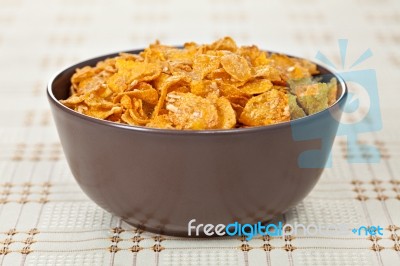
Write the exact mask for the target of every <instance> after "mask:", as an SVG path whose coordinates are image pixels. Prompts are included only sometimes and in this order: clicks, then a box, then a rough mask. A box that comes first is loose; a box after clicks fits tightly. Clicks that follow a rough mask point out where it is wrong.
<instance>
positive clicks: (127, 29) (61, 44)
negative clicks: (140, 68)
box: [0, 0, 400, 127]
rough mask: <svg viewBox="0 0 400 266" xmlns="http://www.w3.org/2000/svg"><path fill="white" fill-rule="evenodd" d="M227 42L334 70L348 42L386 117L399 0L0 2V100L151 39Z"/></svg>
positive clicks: (397, 64)
mask: <svg viewBox="0 0 400 266" xmlns="http://www.w3.org/2000/svg"><path fill="white" fill-rule="evenodd" d="M226 35H229V36H232V37H233V38H234V39H235V40H236V41H237V42H238V44H240V45H245V44H246V45H248V44H256V45H258V46H259V47H261V48H264V49H267V50H273V51H280V52H286V53H289V54H293V55H298V56H302V57H306V58H308V59H313V60H315V55H316V53H317V52H318V51H320V52H321V53H323V54H324V55H326V57H328V58H329V59H330V60H331V61H332V62H333V63H335V64H337V66H338V70H339V71H340V70H342V69H341V68H342V67H341V64H340V54H339V49H338V45H337V40H338V39H348V41H349V46H348V51H347V57H346V62H345V68H346V67H348V66H349V65H350V64H351V63H353V62H354V61H355V60H356V59H357V58H358V57H359V56H360V55H361V54H362V53H363V52H364V51H365V50H366V49H368V48H370V49H371V51H372V52H373V55H374V56H373V57H372V58H370V59H368V60H367V61H366V62H364V63H363V64H360V65H359V66H358V68H359V69H360V68H362V69H367V68H373V69H376V71H377V74H378V82H379V84H378V85H379V90H380V94H381V101H382V103H383V105H384V107H385V108H384V109H383V111H384V112H385V114H386V115H389V116H390V115H391V114H392V113H394V111H395V110H394V108H395V107H396V106H397V99H396V97H393V94H397V93H398V92H397V89H396V90H394V89H395V86H394V84H398V82H399V81H400V80H399V75H397V73H398V71H399V69H400V49H399V47H400V2H399V1H398V0H352V1H348V0H337V1H318V0H270V1H265V0H247V1H246V0H202V1H184V0H146V1H144V0H116V1H107V0H86V1H80V0H37V1H29V0H0V70H1V71H0V81H1V84H2V88H1V91H2V92H3V93H5V92H7V93H8V92H12V94H13V95H19V96H20V97H24V98H25V97H27V96H29V97H32V98H30V99H36V100H39V99H43V98H44V97H43V96H44V88H45V86H46V82H47V80H48V79H49V78H50V77H51V75H53V74H54V73H55V72H56V71H57V70H60V69H61V68H62V67H63V66H66V65H68V64H72V63H75V62H77V61H80V60H83V59H87V58H90V57H93V56H97V55H101V54H104V53H109V52H113V51H120V50H130V49H136V48H142V47H145V46H147V45H148V44H149V43H151V42H154V41H155V40H156V39H158V40H160V41H161V42H163V43H166V44H170V45H180V44H183V43H184V42H187V41H195V42H199V43H202V42H211V41H213V40H215V39H217V38H220V37H222V36H226ZM356 69H357V68H356ZM384 77H387V78H384ZM36 97H37V98H36ZM8 100H10V99H8ZM10 103H11V101H10ZM41 103H42V101H41ZM11 104H15V101H13V103H11ZM42 104H43V107H44V108H47V106H46V104H45V103H42ZM0 108H1V107H0ZM387 126H388V127H390V125H389V123H387Z"/></svg>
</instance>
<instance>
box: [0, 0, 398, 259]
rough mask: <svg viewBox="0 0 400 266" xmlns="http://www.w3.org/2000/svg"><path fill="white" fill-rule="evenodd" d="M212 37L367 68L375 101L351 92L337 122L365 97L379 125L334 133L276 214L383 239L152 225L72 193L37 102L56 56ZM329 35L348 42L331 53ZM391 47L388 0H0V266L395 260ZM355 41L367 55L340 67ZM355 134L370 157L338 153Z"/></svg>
mask: <svg viewBox="0 0 400 266" xmlns="http://www.w3.org/2000/svg"><path fill="white" fill-rule="evenodd" d="M225 35H230V36H232V37H234V38H235V39H236V40H237V42H238V43H239V44H241V45H244V44H257V45H258V46H260V47H262V48H264V49H269V50H276V51H281V52H286V53H290V54H294V55H299V56H302V57H306V58H309V59H313V60H315V56H316V54H317V53H318V52H319V53H320V54H323V55H325V56H326V57H327V58H329V59H330V61H331V62H332V63H333V64H334V65H335V67H336V68H337V71H339V72H342V73H347V72H350V71H360V72H359V73H374V74H376V80H377V87H378V91H379V101H377V98H376V96H374V97H370V98H368V95H367V97H366V98H365V97H364V98H362V97H361V96H360V97H359V98H358V99H359V101H358V102H359V103H360V104H359V106H358V109H357V110H356V111H354V112H353V113H350V114H347V115H346V116H345V117H344V120H343V121H344V122H346V123H349V122H352V121H353V122H354V121H355V120H357V119H361V118H362V117H363V116H364V115H365V113H366V111H368V110H369V109H368V106H369V105H368V101H369V102H370V103H371V106H372V104H375V105H376V104H378V103H379V104H380V113H375V115H374V117H373V119H375V120H373V121H372V122H371V123H370V126H373V125H376V124H377V123H378V122H379V121H382V122H383V127H382V129H377V130H375V129H371V130H369V132H364V133H358V134H353V135H354V136H355V139H354V140H356V141H354V142H353V143H352V145H347V140H348V138H347V137H346V136H341V137H338V138H337V139H336V142H335V144H334V148H333V152H332V158H333V165H332V167H331V168H327V169H325V171H324V173H323V176H322V178H321V180H320V181H319V183H318V184H317V186H316V187H315V189H314V190H313V191H312V192H311V193H310V195H309V196H308V197H307V198H306V199H304V201H303V202H301V203H300V204H299V205H298V206H296V207H294V208H293V209H291V210H290V211H288V212H287V213H286V214H284V215H282V217H278V218H277V220H283V221H286V222H287V223H292V224H293V223H295V222H297V223H303V224H329V223H331V224H332V223H336V224H339V223H343V224H348V225H354V226H361V225H366V226H370V225H380V226H382V227H383V228H384V234H383V236H380V237H371V236H370V237H365V236H357V235H354V234H351V233H350V234H347V235H344V236H323V235H316V236H300V235H299V236H293V237H288V238H286V239H282V238H279V237H270V238H268V237H264V238H263V237H257V238H255V239H252V240H250V241H246V240H245V239H242V238H239V237H231V238H217V239H202V240H199V239H186V238H174V237H169V236H159V235H154V234H151V233H148V232H142V231H138V230H136V229H135V228H132V227H129V226H128V225H126V224H125V223H124V222H123V221H121V220H120V219H119V218H118V217H114V216H113V215H111V214H110V213H108V212H106V211H104V210H102V209H101V208H99V207H98V206H96V204H94V203H93V202H92V201H90V200H89V199H88V198H87V197H86V196H85V195H84V194H83V192H82V191H81V190H80V188H79V187H78V185H77V184H76V182H75V181H74V179H73V176H72V175H71V173H70V171H69V168H68V165H67V164H66V160H65V158H64V156H63V152H62V147H61V146H60V143H59V139H58V136H57V133H56V130H55V127H54V124H53V121H52V117H51V114H50V112H49V105H48V103H47V99H46V96H45V88H46V82H47V81H48V80H49V78H50V77H51V76H52V75H53V74H54V73H55V72H56V71H58V70H60V69H61V68H62V67H63V66H65V65H68V64H71V63H74V62H77V61H80V60H83V59H86V58H90V57H93V56H97V55H101V54H104V53H109V52H110V51H119V50H128V49H134V48H140V47H143V46H146V45H147V44H148V43H150V42H153V41H154V40H155V39H159V40H161V41H162V42H164V43H167V44H182V43H183V42H186V41H188V40H193V41H196V42H199V43H202V42H211V41H213V40H215V39H217V38H219V37H222V36H225ZM339 39H347V40H348V46H347V50H346V51H347V53H346V56H345V57H344V59H345V60H342V63H343V64H342V63H341V59H342V57H341V56H340V51H339V46H338V40H339ZM399 48H400V1H398V0H382V1H381V0H364V1H363V0H353V1H348V0H338V1H317V0H282V1H278V0H275V1H264V0H255V1H245V0H203V1H183V0H147V1H139V0H130V1H106V0H86V1H78V0H40V1H28V0H0V70H1V71H0V82H1V89H0V91H1V96H0V100H1V104H0V114H1V115H0V264H1V265H42V266H44V265H341V266H344V265H352V266H356V265H360V266H361V265H362V266H365V265H400V240H399V236H400V230H399V226H400V176H399V175H400V164H399V162H400V161H399V157H400V153H399V148H400V142H399V139H398V130H399V124H398V115H399V104H398V102H399V100H400V99H399V98H397V97H398V96H399V91H398V90H399V88H398V85H396V84H398V83H400V75H399V74H400V73H399V71H400V49H399ZM368 49H370V51H371V52H372V56H371V57H369V58H368V59H367V60H365V61H363V62H361V63H359V64H355V66H352V65H353V63H354V62H356V61H357V58H359V56H360V55H362V54H363V53H364V52H365V51H366V50H368ZM342 51H344V50H343V49H342ZM367 54H368V52H367ZM343 61H344V62H343ZM350 68H351V69H350ZM367 69H370V70H371V71H373V72H363V71H366V70H367ZM372 78H374V76H373V75H372ZM350 87H351V88H352V87H353V91H354V92H355V93H356V92H357V86H356V85H355V84H352V85H351V86H350ZM361 91H362V90H361ZM368 99H369V100H368ZM355 103H357V100H355ZM353 133H354V132H353ZM353 135H352V136H353ZM365 144H368V145H372V146H374V147H376V148H377V149H378V150H379V152H380V160H379V162H376V163H374V162H371V161H369V162H366V163H365V162H364V163H351V162H350V161H349V158H354V156H357V154H359V153H360V152H361V153H363V149H362V147H363V146H362V145H365ZM346 147H349V148H348V149H347V148H346ZM144 208H145V206H144Z"/></svg>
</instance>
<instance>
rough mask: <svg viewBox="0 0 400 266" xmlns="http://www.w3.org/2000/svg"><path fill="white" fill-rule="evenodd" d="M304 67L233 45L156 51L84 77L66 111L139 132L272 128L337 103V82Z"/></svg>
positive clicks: (114, 61)
mask: <svg viewBox="0 0 400 266" xmlns="http://www.w3.org/2000/svg"><path fill="white" fill-rule="evenodd" d="M316 74H318V70H317V66H316V65H315V64H314V63H312V62H309V61H307V60H304V59H298V58H292V57H289V56H286V55H283V54H269V53H268V52H265V51H262V50H260V49H259V48H258V47H257V46H254V45H253V46H242V47H238V46H237V45H236V43H235V41H234V40H233V39H232V38H230V37H225V38H222V39H220V40H217V41H216V42H214V43H212V44H209V45H199V44H196V43H186V44H185V45H184V47H183V48H175V47H170V46H166V45H162V44H160V43H159V42H156V43H154V44H151V45H150V46H149V47H148V48H146V49H145V50H144V51H143V52H141V53H140V54H129V53H121V54H120V55H119V56H117V57H115V58H109V59H106V60H104V61H101V62H99V63H97V65H96V66H94V67H89V66H86V67H83V68H81V69H77V70H76V72H75V74H74V75H73V76H72V78H71V95H70V97H69V98H68V99H66V100H61V103H62V104H64V105H65V106H67V107H69V108H71V109H73V110H75V111H77V112H79V113H82V114H85V115H89V116H92V117H95V118H98V119H104V120H109V121H113V122H119V123H125V124H129V125H134V126H146V127H152V128H163V129H177V130H180V129H181V130H186V129H188V130H189V129H191V130H205V129H230V128H240V127H251V126H265V125H271V124H276V123H281V122H287V121H290V120H291V119H298V118H301V117H304V116H306V115H310V114H313V113H316V112H319V111H321V110H323V109H326V108H327V107H329V106H330V105H332V104H333V103H334V102H335V101H336V97H337V96H336V95H337V81H336V79H334V78H332V79H331V80H330V81H329V82H328V83H324V82H320V81H319V80H317V79H316V78H314V75H316Z"/></svg>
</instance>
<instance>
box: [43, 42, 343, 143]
mask: <svg viewBox="0 0 400 266" xmlns="http://www.w3.org/2000/svg"><path fill="white" fill-rule="evenodd" d="M174 47H177V48H181V46H174ZM143 50H144V49H134V50H127V51H119V52H114V53H109V54H104V55H100V56H95V57H91V58H88V59H85V60H82V61H80V62H78V63H75V64H72V65H68V66H67V67H63V68H62V69H61V70H59V71H57V72H56V73H55V74H53V76H52V77H51V78H50V80H49V82H48V83H47V88H46V91H47V97H48V99H49V101H50V103H52V104H54V105H55V106H56V107H57V108H58V109H60V110H61V111H63V112H66V113H68V114H70V115H73V116H75V117H77V118H79V119H82V120H85V121H87V122H91V123H95V124H99V125H103V126H108V127H114V128H117V129H122V130H129V131H137V132H143V133H152V134H163V135H190V136H193V135H225V134H244V133H255V132H260V131H265V130H275V129H279V128H282V127H288V126H289V127H290V126H292V125H296V124H298V123H305V122H307V121H310V120H314V119H318V118H319V117H321V116H324V115H325V114H326V113H327V112H331V110H333V109H335V108H340V107H339V105H340V104H341V103H342V102H343V101H345V99H346V96H347V94H348V88H347V85H346V83H345V81H344V79H343V78H342V77H341V76H340V75H339V74H338V73H337V72H335V71H334V70H333V69H332V68H331V67H329V66H325V65H321V64H318V63H315V62H314V61H312V60H308V59H306V60H308V61H310V62H312V63H314V64H316V65H317V67H318V68H322V69H324V70H326V71H327V72H328V73H327V74H331V75H332V76H334V77H335V78H336V79H337V80H338V83H339V84H340V87H341V94H340V95H339V97H338V98H337V99H336V101H335V102H334V103H333V104H332V105H330V106H329V107H328V108H326V109H324V110H321V111H319V112H317V113H314V114H311V115H307V116H305V117H302V118H297V119H294V120H290V121H287V122H280V123H277V124H272V125H266V126H254V127H247V128H231V129H206V130H176V129H161V128H150V127H145V126H134V125H128V124H123V123H118V122H112V121H107V120H102V119H98V118H94V117H91V116H88V115H85V114H81V113H78V112H77V111H75V110H72V109H70V108H68V107H67V106H65V105H63V104H62V103H61V102H60V101H59V100H58V99H57V98H56V97H55V96H54V93H53V84H54V81H55V80H56V79H57V78H58V77H60V76H61V75H63V74H64V73H65V72H66V71H68V70H71V69H72V68H73V69H77V68H79V67H82V66H83V65H85V63H86V65H91V64H89V62H90V61H92V63H93V62H96V63H97V62H99V61H101V60H104V59H106V58H111V57H115V56H118V55H119V54H120V53H130V54H138V53H140V52H141V51H143ZM264 51H266V52H268V53H276V54H284V55H287V56H289V57H294V58H299V59H304V58H302V57H299V56H293V55H290V54H286V53H280V52H275V51H269V50H264ZM330 115H331V114H330ZM338 122H339V121H338Z"/></svg>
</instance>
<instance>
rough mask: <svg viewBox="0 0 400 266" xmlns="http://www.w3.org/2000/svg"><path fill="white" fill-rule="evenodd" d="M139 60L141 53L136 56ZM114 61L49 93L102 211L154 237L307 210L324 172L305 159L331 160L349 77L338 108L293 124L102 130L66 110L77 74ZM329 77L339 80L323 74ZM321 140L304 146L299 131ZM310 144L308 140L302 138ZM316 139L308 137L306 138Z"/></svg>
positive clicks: (73, 163) (68, 149)
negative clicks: (302, 162)
mask: <svg viewBox="0 0 400 266" xmlns="http://www.w3.org/2000/svg"><path fill="white" fill-rule="evenodd" d="M129 52H130V53H138V52H140V51H139V50H136V51H129ZM116 55H117V54H109V55H106V56H101V57H98V58H94V59H90V60H87V61H84V62H81V63H79V64H76V65H73V66H71V67H69V68H67V69H65V70H63V71H61V72H60V73H58V74H57V75H56V76H55V77H54V78H53V79H52V80H51V81H50V83H49V85H48V88H47V95H48V99H49V101H50V106H51V110H52V113H53V116H54V120H55V123H56V126H57V130H58V133H59V136H60V140H61V144H62V147H63V149H64V152H65V156H66V159H67V161H68V164H69V166H70V168H71V171H72V174H73V175H74V176H75V178H76V181H77V182H78V184H79V185H80V186H81V188H82V189H83V191H84V192H85V193H86V194H87V195H88V196H89V197H90V198H91V199H92V200H93V201H94V202H96V203H97V204H98V205H99V206H101V207H102V208H104V209H105V210H107V211H109V212H111V213H113V214H114V215H117V216H120V217H122V218H123V219H124V220H125V221H126V222H128V223H130V224H132V225H134V226H137V227H141V228H143V229H145V230H148V231H152V232H157V233H163V234H170V235H180V236H187V235H188V222H189V221H190V220H192V219H196V223H195V224H199V223H203V224H206V223H211V224H214V225H216V224H220V223H222V224H229V223H232V222H235V221H238V222H241V223H256V222H258V221H267V220H270V219H271V218H273V217H274V216H276V215H279V214H281V213H283V212H285V211H286V210H288V209H289V208H290V207H293V206H295V205H296V204H297V203H299V202H300V201H301V200H302V199H303V198H304V197H305V196H306V195H307V194H308V193H309V192H310V191H311V189H312V188H313V187H314V185H315V184H316V182H317V180H318V179H319V177H320V175H321V173H322V170H323V166H322V165H321V166H319V167H317V168H309V167H304V166H299V155H300V154H301V153H302V152H304V151H308V150H318V149H321V145H322V142H321V139H323V140H324V144H323V145H324V147H325V148H324V149H322V150H321V151H319V155H318V158H319V160H320V161H321V162H322V163H324V162H325V161H326V160H327V158H328V155H329V152H330V150H331V147H332V142H333V139H334V137H335V134H336V131H337V127H338V121H337V120H335V119H332V116H335V117H340V115H341V113H342V110H341V108H340V105H341V104H343V103H344V102H345V99H346V97H347V89H346V85H345V83H344V82H343V80H342V79H341V78H340V77H337V76H336V78H337V79H338V81H339V91H338V100H337V102H336V103H335V104H334V105H333V106H331V107H329V108H328V109H326V110H324V111H321V112H319V113H316V114H313V115H311V116H308V117H305V118H301V119H298V120H294V121H291V122H286V123H281V124H276V125H271V126H265V127H254V128H243V129H230V130H204V131H178V130H176V131H175V130H163V129H154V128H145V127H135V126H128V125H124V124H119V123H114V122H109V121H103V120H98V119H95V118H92V117H89V116H85V115H82V114H79V113H77V112H75V111H73V110H71V109H69V108H67V107H66V106H64V105H62V104H61V103H60V102H59V100H61V99H66V98H67V97H68V96H69V88H70V85H71V83H70V78H71V76H72V74H73V73H74V71H75V69H76V68H81V67H83V66H86V65H91V66H94V65H95V64H96V63H97V62H98V61H100V60H104V59H105V58H108V57H114V56H116ZM319 70H320V72H321V73H322V74H327V75H331V76H332V75H333V73H331V72H330V71H328V70H327V69H325V68H323V67H321V66H319ZM294 127H295V128H296V129H300V131H301V130H302V128H304V129H306V130H308V129H310V134H311V131H313V132H314V133H315V132H319V133H318V134H320V137H321V138H316V139H311V140H307V141H298V140H295V139H294V137H293V136H294V135H293V128H294ZM300 138H304V136H301V137H300ZM305 138H307V136H306V137H305Z"/></svg>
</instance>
